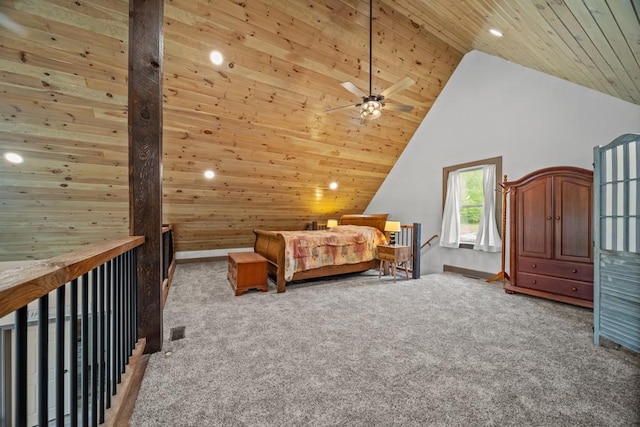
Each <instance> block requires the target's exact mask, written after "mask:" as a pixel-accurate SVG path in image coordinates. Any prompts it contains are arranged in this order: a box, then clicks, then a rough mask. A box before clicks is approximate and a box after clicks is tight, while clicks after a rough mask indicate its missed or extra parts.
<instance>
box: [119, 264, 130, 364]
mask: <svg viewBox="0 0 640 427" xmlns="http://www.w3.org/2000/svg"><path fill="white" fill-rule="evenodd" d="M121 256H122V274H124V277H125V279H124V288H123V298H122V304H123V307H124V331H123V337H124V340H123V343H124V348H123V349H124V352H123V363H124V366H125V368H126V366H127V362H128V360H129V356H131V346H130V345H129V342H130V338H131V337H130V334H131V329H130V322H131V317H130V313H129V304H130V298H129V274H128V273H127V272H128V270H127V269H128V267H129V263H128V262H127V261H128V260H127V254H126V253H124V254H122V255H121Z"/></svg>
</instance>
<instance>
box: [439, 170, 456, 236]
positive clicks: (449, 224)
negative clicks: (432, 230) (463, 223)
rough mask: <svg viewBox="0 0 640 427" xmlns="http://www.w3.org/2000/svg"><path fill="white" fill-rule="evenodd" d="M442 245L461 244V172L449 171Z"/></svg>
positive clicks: (441, 232) (443, 214)
mask: <svg viewBox="0 0 640 427" xmlns="http://www.w3.org/2000/svg"><path fill="white" fill-rule="evenodd" d="M440 246H444V247H445V248H457V247H458V246H460V173H459V172H458V171H451V172H449V178H448V179H447V198H446V199H445V202H444V212H443V213H442V230H441V231H440Z"/></svg>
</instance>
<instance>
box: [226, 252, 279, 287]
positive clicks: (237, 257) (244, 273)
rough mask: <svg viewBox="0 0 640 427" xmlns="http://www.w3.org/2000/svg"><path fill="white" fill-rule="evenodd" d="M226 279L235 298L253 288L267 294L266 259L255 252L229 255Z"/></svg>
mask: <svg viewBox="0 0 640 427" xmlns="http://www.w3.org/2000/svg"><path fill="white" fill-rule="evenodd" d="M227 278H228V279H229V283H230V284H231V288H232V289H233V290H234V292H235V294H236V296H240V295H242V294H243V293H245V292H246V291H247V290H249V289H253V288H255V289H259V290H261V291H262V292H267V291H268V290H269V286H268V284H267V259H266V258H265V257H263V256H262V255H260V254H257V253H255V252H233V253H230V254H229V273H228V275H227Z"/></svg>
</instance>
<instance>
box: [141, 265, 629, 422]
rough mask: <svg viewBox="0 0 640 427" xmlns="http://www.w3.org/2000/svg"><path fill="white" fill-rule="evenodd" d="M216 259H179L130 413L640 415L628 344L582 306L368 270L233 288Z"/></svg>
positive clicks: (444, 417) (392, 417)
mask: <svg viewBox="0 0 640 427" xmlns="http://www.w3.org/2000/svg"><path fill="white" fill-rule="evenodd" d="M226 271H227V265H226V263H225V262H212V263H196V264H180V265H178V266H177V269H176V272H175V275H174V279H173V285H172V286H171V290H170V294H169V299H168V302H167V305H166V307H165V311H164V316H165V318H164V335H165V336H166V337H167V340H166V341H165V343H164V348H163V350H162V352H159V353H156V354H154V355H152V356H151V358H150V361H149V365H148V368H147V371H146V374H145V377H144V380H143V383H142V387H141V390H140V394H139V396H138V401H137V403H136V407H135V411H134V414H133V416H132V419H131V425H133V426H300V425H311V426H423V425H437V426H438V425H441V426H450V425H452V426H456V425H460V426H463V425H464V426H469V425H500V426H504V425H518V426H523V425H535V426H543V425H544V426H632V425H640V409H639V407H640V359H639V357H638V355H637V354H635V353H631V352H628V351H624V350H623V349H619V348H615V347H611V346H609V347H596V346H594V345H593V332H592V311H591V310H588V309H583V308H579V307H574V306H569V305H565V304H561V303H556V302H552V301H547V300H543V299H539V298H533V297H528V296H524V295H508V294H506V293H505V292H504V291H503V290H502V287H501V285H500V284H499V283H492V284H487V283H485V282H484V281H481V280H476V279H470V278H466V277H463V276H459V275H455V274H444V273H443V274H434V275H427V276H423V277H422V278H421V279H417V280H408V281H405V280H403V279H401V276H399V280H398V281H397V283H393V281H392V279H391V278H390V277H388V276H387V277H382V278H380V279H379V278H378V275H377V272H376V271H374V270H371V271H369V272H366V273H363V274H356V275H348V276H341V277H339V278H337V279H336V278H333V279H322V280H315V281H310V282H305V283H297V284H292V285H290V286H288V287H287V292H286V293H284V294H276V293H275V284H274V283H273V281H271V280H270V284H269V289H270V290H269V292H268V293H262V292H258V291H250V292H248V293H246V294H244V295H243V296H240V297H235V296H234V295H233V293H232V290H231V288H230V286H229V284H228V282H227V280H226ZM179 326H184V327H185V338H183V339H180V340H177V341H168V337H169V331H170V329H171V328H175V327H179ZM168 353H170V355H168Z"/></svg>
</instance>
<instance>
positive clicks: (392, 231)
mask: <svg viewBox="0 0 640 427" xmlns="http://www.w3.org/2000/svg"><path fill="white" fill-rule="evenodd" d="M384 231H386V232H387V233H389V243H390V244H392V245H395V244H396V233H397V232H398V231H400V221H387V222H386V223H385V225H384Z"/></svg>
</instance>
